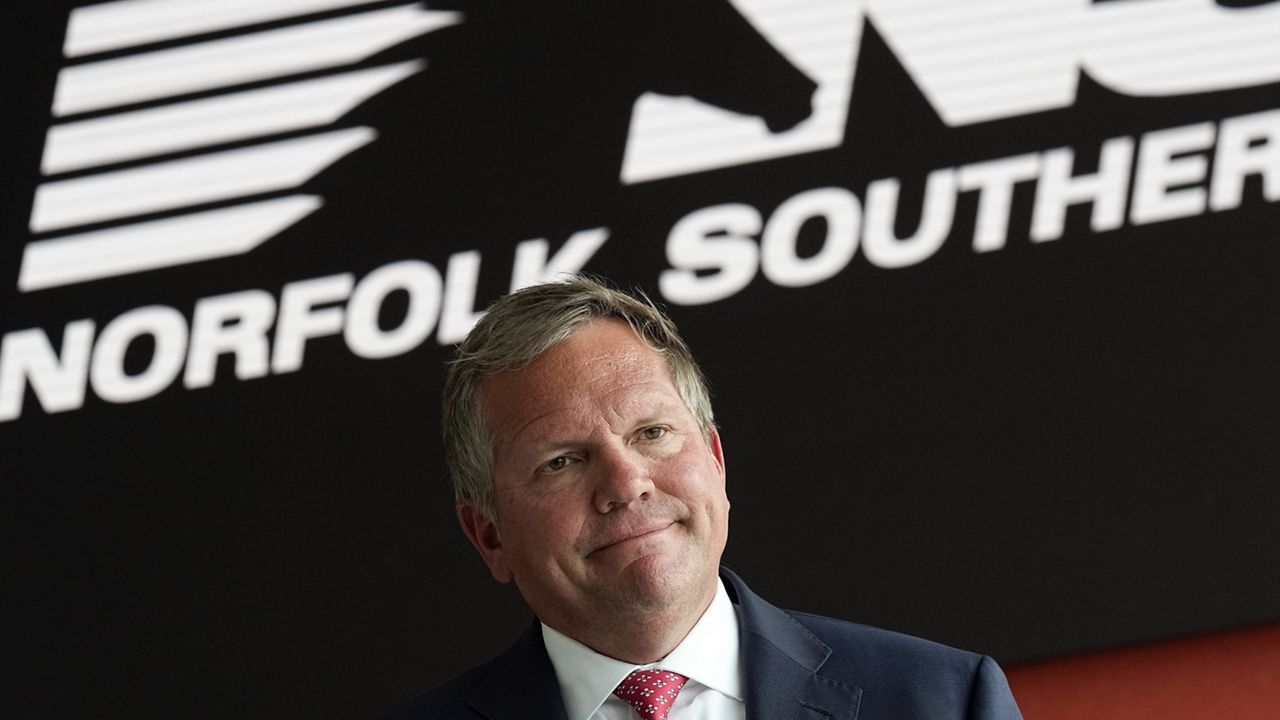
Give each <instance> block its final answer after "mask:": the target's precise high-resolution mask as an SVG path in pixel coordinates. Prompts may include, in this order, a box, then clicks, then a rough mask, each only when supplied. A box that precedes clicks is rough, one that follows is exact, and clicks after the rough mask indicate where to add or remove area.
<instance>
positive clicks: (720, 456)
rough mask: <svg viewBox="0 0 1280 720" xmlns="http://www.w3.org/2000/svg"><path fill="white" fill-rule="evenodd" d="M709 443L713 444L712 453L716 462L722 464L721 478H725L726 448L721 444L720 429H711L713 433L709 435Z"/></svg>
mask: <svg viewBox="0 0 1280 720" xmlns="http://www.w3.org/2000/svg"><path fill="white" fill-rule="evenodd" d="M707 445H709V446H711V454H712V455H713V456H714V457H715V459H716V464H717V465H719V466H720V478H721V479H724V476H725V471H724V448H723V447H721V445H720V431H719V430H716V429H715V428H712V429H711V434H710V435H709V436H708V437H707Z"/></svg>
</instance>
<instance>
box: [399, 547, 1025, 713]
mask: <svg viewBox="0 0 1280 720" xmlns="http://www.w3.org/2000/svg"><path fill="white" fill-rule="evenodd" d="M720 575H721V577H722V578H723V579H724V582H725V588H726V589H727V590H728V592H729V597H730V598H731V599H732V600H733V602H734V605H735V607H736V609H737V611H738V624H739V632H740V633H741V652H742V658H743V674H744V677H743V680H744V682H743V687H744V688H745V690H746V710H747V719H748V720H773V719H775V718H778V719H782V718H795V719H797V720H799V719H800V718H807V719H808V720H819V719H821V718H841V719H843V720H854V719H855V718H857V719H858V720H962V719H968V720H1019V719H1020V718H1021V715H1020V714H1019V713H1018V708H1017V705H1015V704H1014V701H1013V696H1012V695H1011V694H1010V692H1009V685H1008V684H1007V683H1006V682H1005V679H1004V673H1002V672H1001V671H1000V668H999V667H998V666H997V665H996V663H995V661H994V660H992V659H991V658H989V657H983V656H981V655H975V654H973V653H968V652H964V651H962V650H956V649H954V648H949V647H946V646H945V645H939V644H937V643H932V642H929V641H927V640H921V639H919V638H913V637H909V636H907V635H900V634H898V633H893V632H889V631H886V630H878V629H876V628H871V627H867V626H865V625H858V624H855V623H850V622H844V621H841V620H832V619H830V618H824V617H818V616H816V615H807V614H804V613H794V612H785V611H782V610H779V609H778V608H776V607H774V606H772V605H770V604H769V603H767V602H765V601H764V600H761V599H760V598H759V597H758V596H757V595H756V594H755V593H752V592H751V591H750V590H748V589H747V586H746V585H745V584H743V582H742V580H741V579H739V578H738V576H737V575H734V574H733V573H731V572H729V571H728V570H724V569H722V570H721V573H720ZM426 718H431V719H433V720H435V719H438V718H445V719H452V718H458V719H462V718H466V719H467V720H476V719H477V718H487V719H488V720H518V719H520V718H546V719H547V720H567V718H566V716H565V710H564V703H563V702H562V701H561V699H560V689H559V684H558V683H557V681H556V675H555V670H554V669H553V668H552V666H551V660H550V659H549V658H548V657H547V650H546V648H545V647H544V646H543V644H542V632H541V630H540V628H539V626H538V623H537V622H534V623H533V626H532V627H530V628H529V630H528V631H527V632H525V633H524V635H522V636H521V637H520V639H519V640H517V641H516V643H515V644H514V645H512V646H511V648H510V649H508V650H507V651H506V652H505V653H503V654H502V655H500V656H498V657H497V658H495V659H493V660H491V661H490V662H488V663H486V664H484V665H482V666H480V667H478V668H476V669H474V670H472V671H470V672H468V673H466V674H465V675H462V676H460V677H458V678H456V679H454V680H453V681H451V682H449V683H446V684H445V685H442V686H440V687H438V688H436V689H435V690H430V691H428V692H426V693H423V694H422V695H419V696H417V697H415V698H413V699H412V700H409V701H408V702H406V703H404V704H403V705H401V706H399V707H397V708H396V709H395V710H393V711H391V713H390V714H388V715H387V716H386V717H385V720H410V719H414V720H425V719H426Z"/></svg>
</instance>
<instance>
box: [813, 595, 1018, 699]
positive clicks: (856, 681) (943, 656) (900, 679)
mask: <svg viewBox="0 0 1280 720" xmlns="http://www.w3.org/2000/svg"><path fill="white" fill-rule="evenodd" d="M787 615H789V616H790V617H791V618H792V619H793V620H795V621H796V622H797V623H799V624H800V625H801V626H802V627H803V628H804V629H805V630H806V631H808V632H809V633H811V634H812V635H813V636H814V637H815V638H817V639H818V640H820V641H821V642H823V643H824V644H826V645H827V646H828V647H829V648H830V649H831V655H830V657H829V658H828V659H827V660H826V662H825V663H824V664H823V666H822V672H823V674H824V675H826V676H827V677H829V678H831V679H833V680H838V681H840V682H843V683H846V684H848V685H852V686H856V687H858V688H860V689H861V690H862V693H863V694H862V705H863V709H864V710H866V711H868V713H867V714H868V717H930V718H949V717H972V718H1018V717H1020V715H1019V713H1018V710H1017V706H1016V704H1015V703H1014V701H1013V696H1012V695H1011V694H1010V692H1009V686H1008V684H1007V682H1006V681H1005V677H1004V673H1003V672H1002V671H1001V670H1000V667H999V666H998V665H997V664H996V662H995V661H994V660H992V659H991V658H990V657H987V656H985V655H980V654H978V653H973V652H969V651H966V650H959V649H957V648H954V647H950V646H948V645H943V644H942V643H937V642H933V641H931V640H925V639H923V638H918V637H914V636H911V635H906V634H903V633H899V632H894V631H892V630H884V629H881V628H876V627H871V626H869V625H862V624H859V623H854V622H849V621H846V620H837V619H834V618H829V617H823V616H820V615H812V614H809V613H801V612H792V611H787Z"/></svg>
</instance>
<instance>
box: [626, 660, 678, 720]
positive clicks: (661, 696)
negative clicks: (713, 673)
mask: <svg viewBox="0 0 1280 720" xmlns="http://www.w3.org/2000/svg"><path fill="white" fill-rule="evenodd" d="M687 682H689V678H687V677H685V676H683V675H681V674H680V673H673V672H671V671H670V670H636V671H634V672H632V673H631V674H630V675H628V676H627V678H626V679H625V680H623V681H622V682H620V683H618V687H617V688H615V689H614V691H613V694H614V695H617V696H618V697H619V698H621V699H622V701H623V702H625V703H626V704H628V705H630V706H631V707H632V709H634V710H635V711H636V713H637V714H638V715H639V716H640V717H642V718H644V720H667V712H668V711H670V710H671V704H672V703H674V702H675V701H676V695H679V694H680V688H682V687H684V684H685V683H687Z"/></svg>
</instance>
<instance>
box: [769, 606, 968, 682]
mask: <svg viewBox="0 0 1280 720" xmlns="http://www.w3.org/2000/svg"><path fill="white" fill-rule="evenodd" d="M786 613H787V615H789V616H790V617H791V618H792V619H793V620H795V621H796V622H798V623H800V625H802V626H803V627H804V628H805V629H806V630H808V631H809V632H810V633H812V634H813V635H814V637H816V638H818V639H819V640H821V641H822V642H824V643H826V644H827V645H828V646H830V647H831V650H832V658H831V661H837V660H838V659H841V658H848V659H850V660H856V661H861V662H870V661H874V662H875V663H876V664H888V665H891V666H897V665H903V666H908V667H926V668H934V669H947V668H954V669H956V670H960V671H968V672H972V671H973V669H974V668H975V666H977V664H978V662H979V661H981V659H982V656H981V655H978V654H976V653H972V652H969V651H967V650H960V649H957V648H954V647H951V646H949V645H943V644H942V643H938V642H934V641H932V640H925V639H924V638H919V637H915V636H913V635H907V634H904V633H900V632H894V631H893V630H885V629H883V628H878V627H872V626H870V625H863V624H861V623H856V622H850V621H848V620H840V619H837V618H830V617H824V616H822V615H814V614H812V613H805V612H796V611H793V610H787V611H786ZM829 662H830V661H829Z"/></svg>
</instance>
